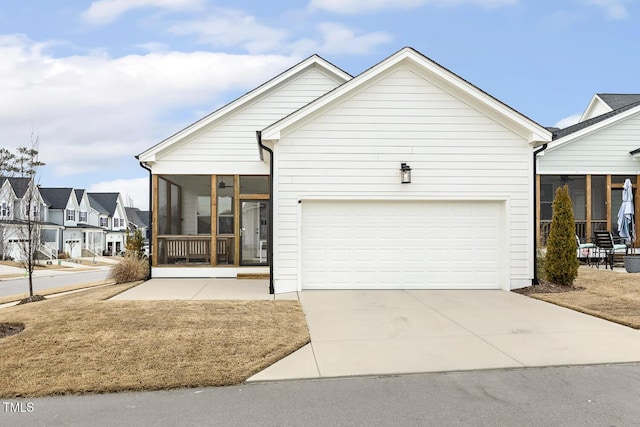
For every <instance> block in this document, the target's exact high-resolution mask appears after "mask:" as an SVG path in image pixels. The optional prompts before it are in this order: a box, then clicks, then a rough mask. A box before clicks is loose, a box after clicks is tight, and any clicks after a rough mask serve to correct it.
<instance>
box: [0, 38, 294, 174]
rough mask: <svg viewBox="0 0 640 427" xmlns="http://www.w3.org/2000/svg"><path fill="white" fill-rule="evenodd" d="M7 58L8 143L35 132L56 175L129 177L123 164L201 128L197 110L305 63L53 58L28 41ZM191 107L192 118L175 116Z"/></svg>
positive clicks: (4, 116)
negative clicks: (195, 125) (192, 124)
mask: <svg viewBox="0 0 640 427" xmlns="http://www.w3.org/2000/svg"><path fill="white" fill-rule="evenodd" d="M0 57H1V58H2V61H0V93H2V100H3V102H2V103H0V140H1V141H2V146H3V147H6V148H9V149H14V148H15V147H17V146H20V145H28V144H29V143H30V135H31V131H32V129H33V130H34V131H35V132H37V133H38V134H39V137H40V153H41V160H42V161H44V162H45V163H47V166H46V168H47V171H48V172H50V173H52V174H53V175H55V176H61V175H71V174H78V173H82V172H86V171H92V172H94V173H100V172H104V171H109V172H110V173H113V175H114V176H123V174H122V173H121V172H120V171H118V170H117V168H118V167H122V166H121V165H122V164H123V161H121V159H125V160H126V161H131V159H132V158H133V156H134V155H136V154H139V153H140V152H142V151H144V150H146V149H147V148H149V147H150V146H152V145H153V144H155V143H157V142H159V141H160V140H161V139H163V138H164V137H166V136H168V135H170V134H171V133H173V132H175V131H176V130H178V129H179V128H180V127H182V126H184V125H185V124H188V122H189V121H195V120H196V119H198V118H199V117H194V116H192V115H191V114H192V112H193V111H195V110H200V109H207V108H209V107H210V110H209V111H212V110H213V109H214V108H215V106H218V105H220V104H221V103H226V102H228V101H229V99H227V98H226V97H225V96H223V94H225V93H228V91H235V92H241V93H243V92H245V91H247V90H249V89H252V88H254V87H256V86H257V85H259V84H261V83H263V82H265V81H267V80H268V79H270V78H272V77H273V76H274V75H277V74H278V73H280V72H281V71H282V70H285V69H287V68H288V67H290V66H291V65H292V64H293V63H294V62H295V61H296V59H295V58H291V57H286V56H279V55H254V56H252V55H233V54H225V53H214V52H192V53H181V52H166V53H148V54H144V55H129V56H124V57H118V58H113V57H110V56H109V55H107V54H105V53H103V52H92V53H90V54H87V55H86V56H67V57H53V56H51V55H48V54H47V53H46V49H45V48H44V47H43V44H40V43H34V42H33V41H30V40H28V39H27V38H25V37H22V36H10V37H6V36H5V37H3V36H0ZM226 96H228V95H226ZM182 110H184V111H188V118H185V117H184V115H183V117H182V118H181V119H175V118H173V119H172V120H173V121H172V120H171V119H168V118H169V117H171V115H172V113H173V112H176V111H182ZM178 120H180V121H179V122H178Z"/></svg>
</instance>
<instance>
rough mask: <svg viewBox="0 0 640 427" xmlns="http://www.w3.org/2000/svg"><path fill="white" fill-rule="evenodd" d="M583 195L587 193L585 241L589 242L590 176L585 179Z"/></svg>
mask: <svg viewBox="0 0 640 427" xmlns="http://www.w3.org/2000/svg"><path fill="white" fill-rule="evenodd" d="M585 186H586V188H585V193H587V194H586V195H585V196H586V199H587V224H586V228H585V234H586V236H584V237H585V241H587V242H591V175H587V176H586V177H585Z"/></svg>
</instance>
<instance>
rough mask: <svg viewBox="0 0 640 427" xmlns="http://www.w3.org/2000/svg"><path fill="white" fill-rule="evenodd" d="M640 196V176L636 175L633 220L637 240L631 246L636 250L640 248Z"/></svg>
mask: <svg viewBox="0 0 640 427" xmlns="http://www.w3.org/2000/svg"><path fill="white" fill-rule="evenodd" d="M638 195H640V175H636V191H635V194H634V198H633V206H634V211H635V212H634V213H633V214H634V217H633V220H634V221H635V224H634V230H635V231H636V240H635V241H633V242H632V243H631V244H632V245H633V247H634V248H637V247H638V241H637V239H638V237H637V236H638V225H640V220H639V219H638V216H640V200H638Z"/></svg>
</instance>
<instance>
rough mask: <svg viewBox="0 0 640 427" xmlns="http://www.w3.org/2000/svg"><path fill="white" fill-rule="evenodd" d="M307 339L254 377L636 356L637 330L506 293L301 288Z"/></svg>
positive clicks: (414, 370) (522, 364)
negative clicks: (298, 348)
mask: <svg viewBox="0 0 640 427" xmlns="http://www.w3.org/2000/svg"><path fill="white" fill-rule="evenodd" d="M300 301H301V302H302V305H303V308H304V312H305V315H306V318H307V323H308V326H309V331H310V333H311V344H308V345H307V346H305V347H303V348H301V349H300V350H298V351H297V352H295V353H293V354H292V355H290V356H288V357H286V358H284V359H282V360H281V361H279V362H277V363H275V364H274V365H272V366H270V367H269V368H267V369H265V370H264V371H262V372H259V373H258V374H256V375H254V376H253V377H251V378H250V379H249V380H248V381H270V380H284V379H296V378H328V377H342V376H354V375H388V374H405V373H417V372H438V371H459V370H477V369H496V368H521V367H539V366H558V365H582V364H601V363H621V362H638V361H640V331H637V330H634V329H631V328H627V327H625V326H621V325H618V324H616V323H612V322H608V321H605V320H602V319H598V318H596V317H592V316H588V315H586V314H582V313H578V312H576V311H573V310H569V309H565V308H562V307H559V306H556V305H553V304H549V303H545V302H542V301H538V300H534V299H531V298H528V297H525V296H522V295H519V294H516V293H513V292H504V291H452V290H447V291H425V290H416V291H412V290H404V291H304V292H301V293H300Z"/></svg>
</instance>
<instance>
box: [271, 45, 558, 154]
mask: <svg viewBox="0 0 640 427" xmlns="http://www.w3.org/2000/svg"><path fill="white" fill-rule="evenodd" d="M404 60H409V61H410V62H412V63H414V64H417V65H418V66H420V67H421V68H422V69H426V70H428V71H429V72H431V73H433V74H434V75H435V76H437V77H438V78H440V79H441V80H443V81H445V82H446V83H448V84H449V85H451V86H452V87H454V88H456V89H457V90H458V91H462V92H463V93H466V94H467V95H469V96H471V97H472V98H474V99H476V100H478V101H479V102H480V103H481V104H483V105H487V106H489V107H490V108H491V109H493V110H494V111H496V112H498V113H500V114H501V115H503V116H505V117H507V118H509V119H510V120H512V121H514V122H516V123H518V124H519V125H520V126H524V127H525V128H526V129H528V130H529V132H530V140H532V141H534V140H535V141H551V132H549V131H548V130H547V129H545V128H544V127H543V126H541V125H539V124H537V123H535V122H533V121H532V120H530V119H528V118H527V117H525V116H523V115H522V114H520V113H518V112H517V111H515V110H513V109H512V108H511V107H508V106H507V105H505V104H503V103H502V102H500V101H498V100H496V99H495V98H493V97H491V96H490V95H489V94H487V93H486V92H483V91H482V90H480V89H478V88H477V87H475V86H474V85H472V84H471V83H469V82H467V81H466V80H464V79H462V78H461V77H459V76H457V75H456V74H454V73H453V72H451V71H449V70H447V69H446V68H444V67H442V66H441V65H439V64H437V63H436V62H434V61H432V60H430V59H429V58H427V57H426V56H424V55H422V54H421V53H419V52H417V51H416V50H414V49H413V48H410V47H405V48H403V49H401V50H400V51H398V52H396V53H395V54H393V55H391V56H390V57H388V58H387V59H385V60H383V61H382V62H380V63H378V64H377V65H374V66H373V67H371V68H369V69H368V70H366V71H364V72H363V73H361V74H359V75H358V76H356V77H354V78H353V79H351V80H350V81H348V82H346V83H345V84H343V85H342V86H339V87H337V88H336V89H334V90H333V91H331V92H329V93H327V94H326V95H324V96H322V97H320V98H318V99H317V100H315V101H313V102H311V103H309V104H307V106H305V107H303V108H301V109H300V110H298V111H296V112H294V113H292V114H290V115H289V116H287V117H285V118H284V119H282V120H280V121H278V122H276V123H274V124H272V125H270V126H268V127H267V128H265V129H264V130H263V131H262V137H263V139H264V140H277V139H279V137H280V133H281V132H282V131H283V130H284V129H286V128H288V127H289V126H291V125H293V124H294V123H296V122H298V121H299V120H301V119H303V118H304V117H307V116H308V115H310V114H312V113H313V112H315V111H318V110H320V109H322V108H324V107H326V106H327V105H329V104H330V103H332V102H333V101H335V100H337V99H340V98H341V97H343V96H345V95H346V94H348V93H349V92H351V91H354V90H356V89H357V88H360V87H363V86H364V85H366V84H367V83H368V82H369V81H370V80H372V79H374V78H375V77H377V76H379V75H380V74H382V73H384V72H385V71H387V70H389V69H391V68H392V67H394V66H395V65H396V64H398V63H400V62H402V61H404Z"/></svg>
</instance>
